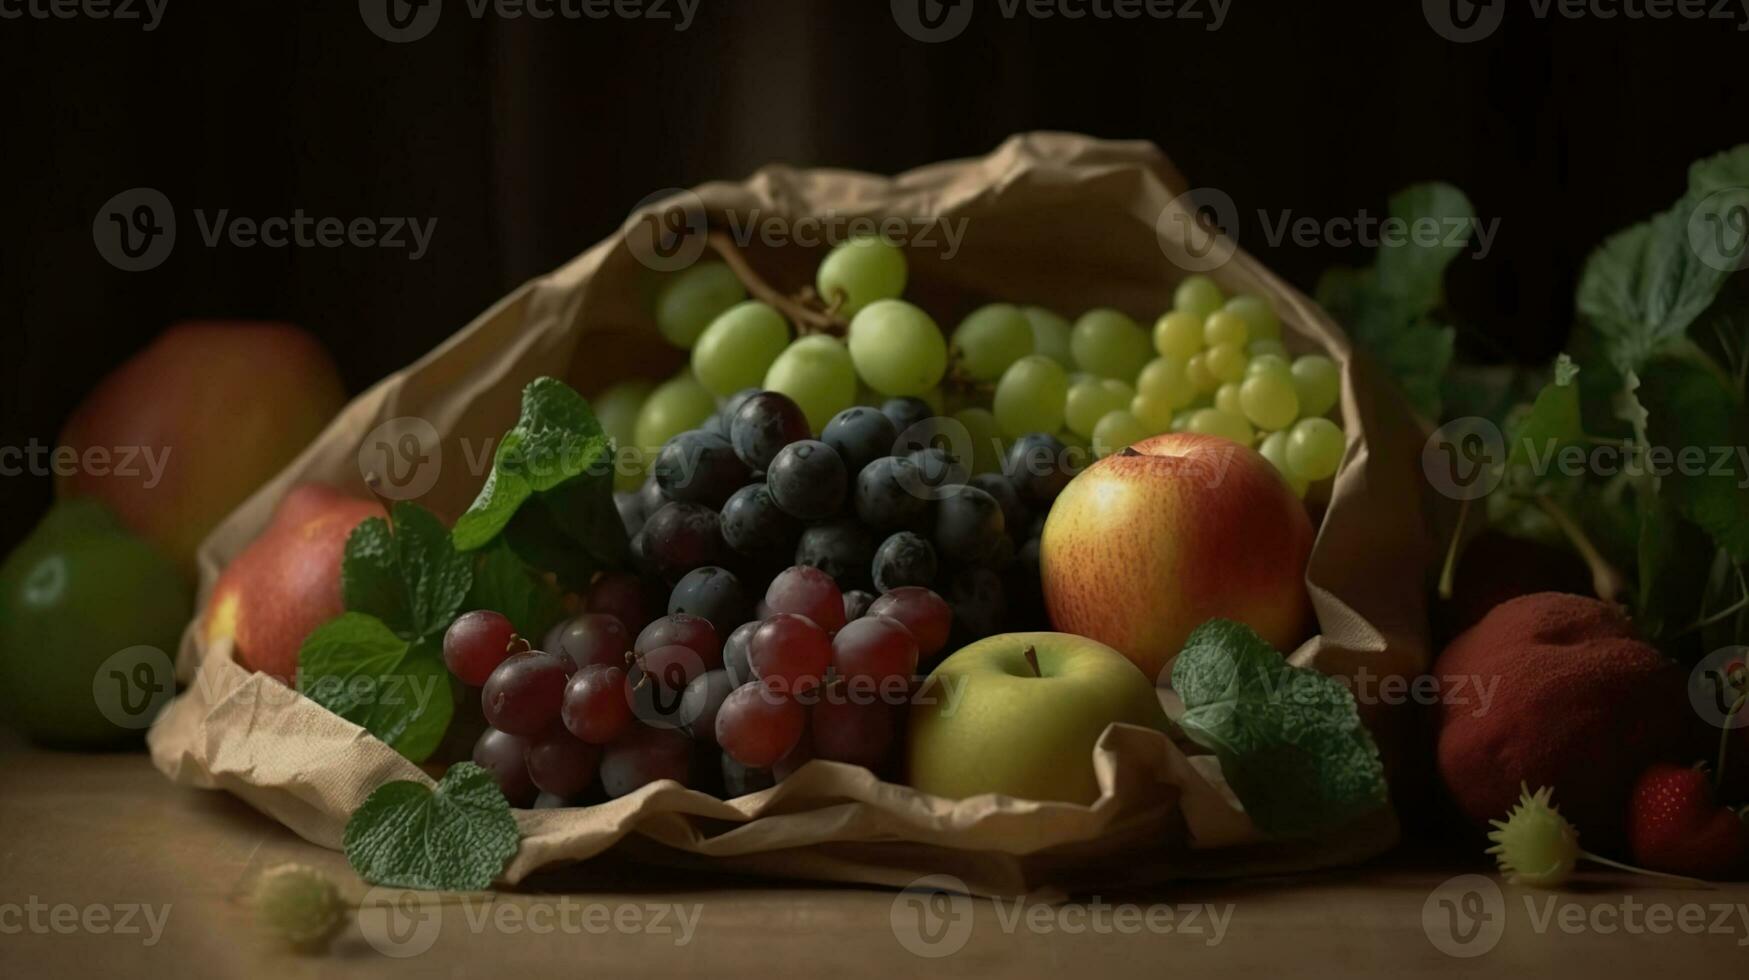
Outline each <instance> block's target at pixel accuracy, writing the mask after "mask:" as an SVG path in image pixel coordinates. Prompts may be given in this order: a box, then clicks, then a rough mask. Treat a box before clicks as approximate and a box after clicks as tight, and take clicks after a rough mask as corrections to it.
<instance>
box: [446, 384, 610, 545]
mask: <svg viewBox="0 0 1749 980" xmlns="http://www.w3.org/2000/svg"><path fill="white" fill-rule="evenodd" d="M611 453H612V447H611V445H610V440H609V439H608V437H607V433H606V432H604V431H603V430H602V428H601V423H600V422H599V421H597V420H596V418H595V415H594V413H593V412H591V411H590V410H589V403H588V402H586V401H584V400H583V397H582V396H581V395H579V394H577V393H576V392H575V391H572V390H571V389H570V388H569V387H568V386H566V385H565V383H564V382H562V381H559V380H557V379H555V378H537V379H535V380H534V381H533V382H532V383H530V384H529V386H528V387H527V388H525V389H523V393H522V415H521V417H520V418H519V419H518V420H517V423H516V427H515V428H513V429H511V430H510V431H509V432H507V433H505V434H504V438H503V440H501V441H500V442H499V444H498V452H497V454H496V455H495V456H494V457H493V461H492V472H491V474H489V475H488V476H487V477H486V484H485V486H484V487H483V488H481V490H480V495H479V497H478V498H476V499H475V500H474V503H473V506H471V507H469V508H468V511H467V513H465V514H463V515H462V517H461V520H459V521H457V522H456V526H455V531H454V540H455V546H456V547H457V548H459V549H461V550H462V551H477V550H479V549H480V548H484V547H485V546H486V545H488V544H490V543H491V542H492V541H493V540H494V539H495V538H497V537H498V535H499V534H501V533H503V531H504V529H505V527H507V526H509V524H510V521H511V519H512V518H513V517H515V516H516V512H517V510H518V509H519V508H521V507H522V505H523V503H524V502H526V501H527V500H528V499H529V497H531V496H533V495H535V494H537V493H543V492H545V491H548V490H552V489H553V488H555V487H557V486H559V485H561V484H563V483H565V482H566V481H569V480H572V479H575V478H576V477H579V476H581V475H583V474H584V473H587V472H592V471H600V470H605V469H607V467H606V465H605V464H606V463H607V462H608V461H609V460H610V458H611ZM610 475H611V474H610ZM608 504H609V505H610V506H611V504H612V500H611V499H609V501H608Z"/></svg>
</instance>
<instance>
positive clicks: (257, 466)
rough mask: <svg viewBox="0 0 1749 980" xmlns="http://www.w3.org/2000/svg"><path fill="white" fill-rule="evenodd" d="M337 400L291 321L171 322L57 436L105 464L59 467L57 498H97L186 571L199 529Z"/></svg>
mask: <svg viewBox="0 0 1749 980" xmlns="http://www.w3.org/2000/svg"><path fill="white" fill-rule="evenodd" d="M345 403H346V393H345V390H344V389H343V388H342V387H341V384H340V376H339V373H338V372H337V371H336V370H335V368H334V362H333V360H332V359H331V358H329V356H328V353H327V351H325V350H323V349H322V346H321V344H320V343H318V342H317V341H316V339H315V338H314V337H312V336H311V335H310V334H308V333H305V332H304V331H303V330H300V329H298V328H297V327H294V326H291V325H289V324H283V323H247V322H198V323H183V324H178V325H176V326H173V327H171V328H170V329H169V330H166V331H165V332H164V333H163V334H162V335H161V336H159V337H158V339H157V340H155V341H153V342H152V344H151V345H150V346H148V347H147V348H146V349H145V350H143V351H141V352H140V353H139V354H137V355H135V356H134V357H133V358H131V359H130V360H128V361H127V362H126V363H124V364H123V365H121V367H119V368H117V369H116V370H115V371H114V372H112V373H111V374H110V375H109V376H108V377H106V378H104V379H103V381H101V382H99V383H98V385H97V387H96V388H95V389H93V390H92V392H91V394H90V395H88V396H87V397H86V399H85V401H84V402H83V403H82V404H81V405H80V406H79V408H78V410H77V411H75V412H74V414H73V416H72V418H71V419H69V420H68V422H67V425H66V428H65V429H64V430H63V431H62V433H61V445H62V446H63V447H70V448H71V449H73V450H74V451H76V452H77V453H78V456H77V458H78V459H80V460H85V459H102V460H104V465H102V466H101V467H98V466H85V465H81V466H78V467H76V468H75V471H74V472H72V473H70V474H67V475H63V476H61V477H60V479H59V481H58V486H57V491H58V495H59V496H60V497H61V498H62V499H67V498H71V497H87V496H88V497H95V498H97V499H98V500H101V501H102V502H103V503H104V504H106V505H107V506H108V507H109V508H110V509H111V510H113V511H114V512H115V514H116V516H117V517H118V518H119V519H120V520H121V522H122V523H123V524H124V525H125V526H127V527H128V528H130V529H132V530H133V531H134V532H136V533H138V534H139V535H141V536H142V537H144V538H145V539H146V540H147V541H149V542H151V543H152V544H153V545H154V546H156V547H157V548H158V549H159V550H160V551H162V552H163V553H164V554H165V555H166V556H168V557H169V558H170V559H171V560H172V561H174V562H176V563H177V564H178V565H180V566H181V567H182V568H183V569H184V570H185V571H192V570H193V568H194V552H195V549H196V548H198V547H199V546H200V543H201V541H203V540H205V538H206V536H207V533H208V532H210V531H211V530H212V529H213V527H215V526H216V525H217V524H218V523H219V521H220V520H222V519H224V518H225V516H226V515H228V514H230V512H231V511H232V510H234V509H236V507H237V505H238V504H241V503H242V502H243V500H244V499H245V498H246V497H248V496H249V495H250V494H251V493H254V492H255V490H256V488H258V487H260V486H261V484H263V483H265V482H267V480H268V479H270V478H271V477H273V475H274V474H276V473H278V472H279V471H280V470H281V469H283V468H284V467H285V466H286V464H287V463H290V462H291V461H292V459H293V458H294V457H296V456H297V454H298V453H300V452H302V451H303V449H304V447H305V446H307V445H309V443H310V441H311V440H313V439H314V438H315V437H316V436H317V435H318V434H320V433H321V431H322V429H323V427H325V426H326V425H327V424H328V422H329V420H330V419H332V418H333V417H334V416H335V414H336V413H338V412H339V411H340V409H341V408H342V407H343V406H344V405H345ZM92 453H95V454H97V455H88V454H92Z"/></svg>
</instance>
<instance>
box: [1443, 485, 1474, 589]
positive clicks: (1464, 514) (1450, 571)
mask: <svg viewBox="0 0 1749 980" xmlns="http://www.w3.org/2000/svg"><path fill="white" fill-rule="evenodd" d="M1469 520H1470V501H1469V500H1468V499H1467V498H1466V499H1465V500H1463V501H1462V502H1461V503H1459V504H1458V518H1457V526H1456V527H1454V528H1452V529H1451V544H1450V545H1449V546H1447V548H1446V549H1445V565H1444V566H1442V567H1441V568H1440V570H1439V597H1440V598H1441V599H1445V600H1450V599H1451V594H1452V591H1453V589H1454V588H1455V587H1456V580H1457V563H1458V555H1459V553H1460V551H1461V546H1462V544H1463V540H1464V525H1465V524H1467V523H1469Z"/></svg>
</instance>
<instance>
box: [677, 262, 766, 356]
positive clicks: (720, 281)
mask: <svg viewBox="0 0 1749 980" xmlns="http://www.w3.org/2000/svg"><path fill="white" fill-rule="evenodd" d="M746 298H747V287H745V286H743V285H741V280H739V279H737V278H735V273H734V271H733V270H731V269H730V268H729V267H728V266H726V265H724V264H723V263H721V262H700V263H699V264H697V265H695V266H693V267H691V268H689V269H687V270H686V271H684V272H680V273H677V274H675V275H674V276H673V277H672V278H670V279H669V280H668V281H667V282H665V283H663V284H662V288H661V289H660V290H658V291H657V293H656V329H657V330H660V331H662V336H664V337H666V338H668V342H669V343H671V344H673V345H674V346H676V347H680V348H683V349H691V347H692V345H693V343H694V342H696V341H697V340H698V335H699V334H701V333H704V328H706V327H708V326H710V325H711V321H712V320H715V319H716V318H717V317H719V316H721V315H722V313H723V311H724V310H727V309H728V308H729V307H731V306H734V305H735V304H736V303H739V302H741V301H742V300H744V299H746Z"/></svg>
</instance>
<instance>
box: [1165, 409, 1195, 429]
mask: <svg viewBox="0 0 1749 980" xmlns="http://www.w3.org/2000/svg"><path fill="white" fill-rule="evenodd" d="M1200 411H1202V409H1200V408H1187V409H1185V410H1184V411H1182V412H1179V413H1178V414H1177V415H1174V416H1172V431H1173V432H1189V431H1190V420H1191V419H1193V418H1196V413H1197V412H1200Z"/></svg>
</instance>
